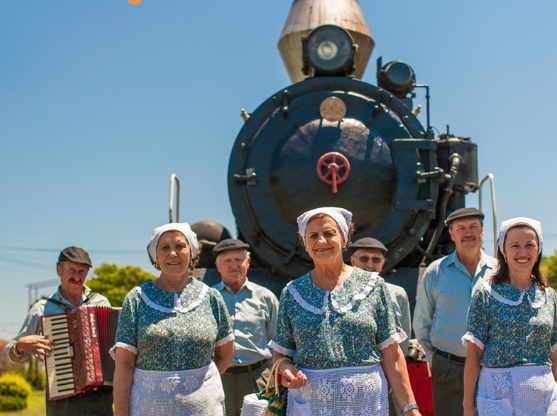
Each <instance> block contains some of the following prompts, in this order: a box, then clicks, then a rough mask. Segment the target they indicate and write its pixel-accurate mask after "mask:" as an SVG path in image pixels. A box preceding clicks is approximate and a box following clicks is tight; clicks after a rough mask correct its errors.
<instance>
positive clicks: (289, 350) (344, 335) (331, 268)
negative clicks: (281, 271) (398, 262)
mask: <svg viewBox="0 0 557 416" xmlns="http://www.w3.org/2000/svg"><path fill="white" fill-rule="evenodd" d="M351 219H352V214H351V213H350V212H349V211H347V210H345V209H342V208H332V207H327V208H317V209H314V210H311V211H308V212H306V213H304V214H302V215H301V216H300V217H299V218H298V226H299V233H300V237H301V240H302V242H303V244H304V246H305V249H306V251H307V252H308V253H309V256H310V257H311V258H312V259H313V262H314V264H315V267H314V269H313V270H311V271H310V272H309V273H306V274H305V275H303V276H301V277H299V278H298V279H296V280H294V281H292V282H290V283H289V284H288V285H287V287H286V288H285V289H284V290H283V292H282V295H281V299H280V306H279V316H278V323H277V333H276V336H275V337H274V339H273V340H272V341H271V343H270V345H271V347H272V348H273V349H274V351H275V353H274V360H275V362H276V361H278V360H281V362H280V364H279V367H278V368H279V372H280V374H281V375H282V382H283V384H284V385H285V386H286V387H289V390H288V407H287V415H304V416H305V415H322V414H323V415H351V416H357V415H362V416H363V415H378V416H383V415H388V414H389V410H388V400H387V390H388V388H387V382H386V380H385V375H386V376H387V379H388V381H389V383H390V385H391V387H392V389H393V391H394V393H395V397H396V399H397V401H398V403H399V405H400V407H401V409H402V411H403V414H404V415H405V416H415V415H419V414H420V413H419V411H418V406H417V405H416V404H415V402H414V396H413V394H412V390H411V388H410V382H409V379H408V373H407V370H406V362H405V360H404V356H403V354H402V352H401V350H400V348H399V346H398V342H401V341H403V340H404V339H406V334H405V333H404V331H403V330H402V329H401V326H400V322H399V321H398V318H397V315H396V312H395V310H394V306H393V304H392V302H391V298H390V297H389V293H388V290H387V288H386V286H385V282H384V280H383V279H382V278H381V277H379V275H378V274H377V273H372V272H367V271H364V270H361V269H358V268H356V267H352V266H348V265H346V264H345V263H344V261H343V258H342V252H343V250H345V249H346V247H347V245H348V244H349V242H350V235H351V233H352V229H353V225H352V223H351ZM285 357H286V358H285ZM290 357H291V358H292V359H290Z"/></svg>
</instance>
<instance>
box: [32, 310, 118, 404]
mask: <svg viewBox="0 0 557 416" xmlns="http://www.w3.org/2000/svg"><path fill="white" fill-rule="evenodd" d="M119 314H120V308H111V307H105V306H86V305H85V306H80V307H78V308H76V309H73V310H71V311H69V312H66V313H59V314H54V315H45V316H43V317H42V320H41V321H42V330H43V335H44V336H46V337H48V339H50V340H51V341H52V342H54V344H55V346H54V347H53V349H52V352H51V354H50V355H49V356H48V357H47V358H46V360H45V367H46V374H47V395H48V398H49V400H58V399H63V398H66V397H70V396H74V395H77V394H79V393H82V392H85V391H88V390H92V389H95V388H98V387H101V386H111V385H112V381H113V376H114V361H113V360H112V358H111V357H110V356H109V353H108V352H109V349H110V347H111V346H112V345H113V344H114V339H115V336H116V329H117V326H118V317H119Z"/></svg>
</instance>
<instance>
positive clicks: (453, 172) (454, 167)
mask: <svg viewBox="0 0 557 416" xmlns="http://www.w3.org/2000/svg"><path fill="white" fill-rule="evenodd" d="M461 162H462V158H461V157H460V155H459V154H458V153H453V154H452V155H451V169H450V170H449V174H448V177H449V180H448V182H447V186H446V187H445V190H444V193H443V198H442V199H441V202H440V204H439V209H440V211H439V216H438V218H439V221H438V222H437V227H435V231H434V233H433V236H432V237H431V240H430V241H429V245H428V246H427V250H426V253H425V255H424V257H423V259H422V264H421V266H425V265H426V261H427V259H429V258H431V257H432V254H433V250H434V249H435V247H436V246H437V242H438V241H439V238H440V237H441V233H442V232H443V228H444V227H445V221H444V218H445V217H446V216H447V204H448V203H449V198H450V197H451V195H452V194H453V187H454V184H455V181H456V176H457V174H458V169H459V167H460V163H461Z"/></svg>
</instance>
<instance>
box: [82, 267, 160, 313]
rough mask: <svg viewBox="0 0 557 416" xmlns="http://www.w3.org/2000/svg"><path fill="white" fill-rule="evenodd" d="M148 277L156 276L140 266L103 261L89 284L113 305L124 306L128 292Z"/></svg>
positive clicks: (153, 277)
mask: <svg viewBox="0 0 557 416" xmlns="http://www.w3.org/2000/svg"><path fill="white" fill-rule="evenodd" d="M147 279H155V276H154V275H152V274H151V273H149V272H146V271H145V270H143V269H141V268H140V267H136V266H125V267H118V266H116V265H115V264H108V263H103V264H101V265H100V266H99V267H96V268H95V270H94V275H93V277H91V278H90V279H89V280H87V286H89V287H90V288H91V289H92V290H93V291H95V292H98V293H100V294H102V295H104V296H106V297H107V298H108V300H109V301H110V304H111V305H112V306H113V307H118V306H122V303H123V302H124V298H125V297H126V295H127V294H128V292H129V291H130V290H131V289H133V288H134V287H136V286H139V285H140V284H142V283H143V282H145V281H146V280H147Z"/></svg>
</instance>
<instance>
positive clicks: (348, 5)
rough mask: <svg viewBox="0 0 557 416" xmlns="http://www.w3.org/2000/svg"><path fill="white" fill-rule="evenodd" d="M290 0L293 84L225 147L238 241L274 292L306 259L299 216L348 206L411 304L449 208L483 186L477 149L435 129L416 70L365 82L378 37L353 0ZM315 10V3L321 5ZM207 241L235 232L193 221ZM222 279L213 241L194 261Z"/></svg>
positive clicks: (394, 68)
mask: <svg viewBox="0 0 557 416" xmlns="http://www.w3.org/2000/svg"><path fill="white" fill-rule="evenodd" d="M329 4H330V2H322V1H321V2H320V1H315V0H296V1H294V3H293V6H292V9H291V11H290V15H289V17H288V19H287V22H286V25H285V28H284V30H283V33H282V35H281V40H280V42H279V50H280V52H281V55H282V57H283V60H284V62H285V64H286V67H287V70H288V72H289V75H290V78H291V79H292V81H293V84H292V85H290V86H288V87H286V88H284V89H282V90H281V91H278V92H277V93H275V94H273V95H272V96H271V97H269V98H268V99H267V100H265V101H264V102H263V103H262V104H261V105H260V106H259V107H258V108H257V109H256V110H255V111H253V112H252V113H251V114H248V113H246V112H244V113H243V117H244V120H245V124H244V126H243V128H242V129H241V131H240V132H239V134H238V136H237V138H236V141H235V142H234V145H233V147H232V151H231V155H230V162H229V168H228V190H229V197H230V203H231V206H232V211H233V213H234V216H235V218H236V223H237V227H238V230H237V231H238V238H240V239H241V240H244V241H246V242H247V243H249V245H250V246H251V253H252V266H251V268H250V274H249V276H250V279H251V280H253V281H256V282H258V283H260V284H263V285H265V286H267V287H269V288H271V289H272V290H274V291H275V292H276V293H277V294H278V293H279V292H280V290H281V289H282V287H283V286H284V285H285V284H286V283H287V282H288V280H290V279H292V278H296V277H298V276H301V275H302V274H304V273H305V272H307V271H308V270H309V269H311V268H312V262H311V259H310V258H309V256H308V255H307V253H306V252H305V250H304V248H303V247H302V245H301V243H300V241H299V239H298V236H297V225H296V218H297V216H298V215H300V214H301V213H302V212H304V211H306V210H309V209H312V208H315V207H319V206H340V207H343V208H346V209H348V210H350V211H351V212H352V213H353V215H354V216H353V221H354V223H355V225H356V231H355V234H354V237H353V238H354V239H358V238H361V237H369V236H372V237H374V238H377V239H379V240H380V241H382V242H383V243H384V244H385V245H386V246H387V247H388V249H389V253H388V260H387V263H386V265H385V268H384V269H383V273H382V275H383V276H384V277H385V279H386V280H387V281H390V282H392V283H395V284H398V285H400V286H403V287H404V288H405V289H406V290H407V292H408V295H409V298H410V299H411V301H412V302H413V300H414V298H415V293H416V285H417V281H418V276H419V274H420V268H421V267H423V266H425V265H427V264H428V263H429V262H430V261H431V260H433V259H435V258H438V257H439V256H442V255H445V254H448V253H449V252H451V251H452V250H453V246H452V242H451V240H450V238H448V235H447V233H446V230H445V228H444V218H445V217H446V215H447V214H448V213H450V212H451V211H454V210H455V209H458V208H461V207H463V206H464V205H465V195H466V194H467V193H469V192H473V191H476V190H477V189H478V165H477V146H476V144H474V143H473V142H472V141H471V140H470V139H469V138H466V137H455V136H452V135H450V134H442V135H439V136H437V137H434V134H433V129H432V128H431V126H430V125H429V105H428V104H427V105H426V119H427V122H426V125H425V126H424V125H423V124H422V123H421V122H420V121H419V120H418V117H417V113H418V109H417V108H413V98H415V92H414V91H415V89H416V88H423V89H424V90H425V92H426V100H427V103H428V102H429V88H428V86H427V85H425V84H416V77H415V74H414V71H413V70H412V68H411V67H410V66H409V65H407V64H406V63H404V62H401V61H392V62H388V63H387V64H385V65H383V63H382V62H381V59H379V60H378V66H377V85H376V86H375V85H371V84H368V83H366V82H363V81H361V80H360V78H361V76H362V74H363V72H364V69H365V67H366V64H367V61H368V59H369V57H370V55H371V51H372V50H373V46H374V42H373V39H372V37H371V32H370V31H369V28H368V26H367V23H366V22H365V19H364V17H363V14H362V11H361V9H360V6H359V4H358V2H357V1H356V0H336V1H335V6H334V10H330V6H328V5H329ZM316 9H318V10H316ZM193 228H194V230H195V231H196V232H197V233H198V235H199V238H200V240H201V241H203V242H204V243H205V245H206V246H208V247H209V248H210V247H211V245H214V244H215V243H216V242H218V241H220V240H222V239H224V238H228V237H230V232H229V231H228V230H226V229H225V228H224V227H222V226H221V225H219V224H216V223H212V222H209V221H202V222H199V223H195V224H193ZM194 272H195V274H196V275H197V277H199V278H202V279H204V280H205V281H206V282H207V283H208V284H213V283H215V282H217V281H218V280H219V276H218V273H217V272H216V270H215V269H214V262H213V259H212V257H211V254H210V250H205V254H204V255H203V257H202V258H201V261H200V263H199V265H198V269H196V270H195V271H194Z"/></svg>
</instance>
